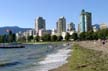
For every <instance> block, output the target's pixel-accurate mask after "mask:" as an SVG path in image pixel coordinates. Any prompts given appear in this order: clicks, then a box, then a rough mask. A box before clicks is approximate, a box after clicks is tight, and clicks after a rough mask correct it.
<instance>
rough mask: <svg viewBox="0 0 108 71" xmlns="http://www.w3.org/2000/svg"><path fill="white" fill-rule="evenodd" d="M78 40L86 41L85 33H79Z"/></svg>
mask: <svg viewBox="0 0 108 71" xmlns="http://www.w3.org/2000/svg"><path fill="white" fill-rule="evenodd" d="M79 38H80V40H85V39H86V33H85V32H82V33H80V34H79Z"/></svg>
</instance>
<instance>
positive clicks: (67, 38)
mask: <svg viewBox="0 0 108 71" xmlns="http://www.w3.org/2000/svg"><path fill="white" fill-rule="evenodd" d="M69 39H70V34H69V33H66V36H65V40H66V41H68V40H69Z"/></svg>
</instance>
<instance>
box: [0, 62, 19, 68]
mask: <svg viewBox="0 0 108 71" xmlns="http://www.w3.org/2000/svg"><path fill="white" fill-rule="evenodd" d="M17 64H20V62H17V61H16V62H4V63H1V64H0V67H10V66H14V65H17Z"/></svg>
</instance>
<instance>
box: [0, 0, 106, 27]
mask: <svg viewBox="0 0 108 71" xmlns="http://www.w3.org/2000/svg"><path fill="white" fill-rule="evenodd" d="M82 9H85V10H86V11H88V12H92V24H100V23H103V22H105V23H108V0H0V27H2V26H19V27H27V28H29V27H30V28H34V19H35V18H36V17H38V16H42V17H43V18H44V19H46V27H47V29H53V28H55V26H56V21H57V20H58V18H59V17H61V16H65V18H66V21H67V24H68V23H69V22H73V23H74V24H75V25H76V27H77V25H78V23H79V15H80V12H81V10H82Z"/></svg>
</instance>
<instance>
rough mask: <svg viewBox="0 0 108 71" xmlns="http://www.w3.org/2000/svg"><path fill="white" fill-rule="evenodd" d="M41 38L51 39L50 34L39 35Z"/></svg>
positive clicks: (44, 39)
mask: <svg viewBox="0 0 108 71" xmlns="http://www.w3.org/2000/svg"><path fill="white" fill-rule="evenodd" d="M41 40H43V41H51V35H50V34H45V35H43V36H42V37H41Z"/></svg>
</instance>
